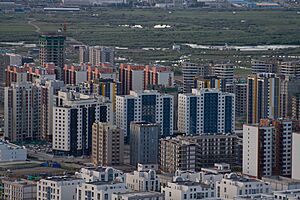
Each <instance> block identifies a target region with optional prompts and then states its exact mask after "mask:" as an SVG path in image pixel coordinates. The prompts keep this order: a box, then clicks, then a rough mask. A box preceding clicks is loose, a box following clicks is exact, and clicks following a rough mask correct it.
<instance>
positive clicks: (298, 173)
mask: <svg viewBox="0 0 300 200" xmlns="http://www.w3.org/2000/svg"><path fill="white" fill-rule="evenodd" d="M292 141H293V142H292V178H293V179H297V180H300V170H299V168H300V157H299V152H300V134H299V133H293V139H292Z"/></svg>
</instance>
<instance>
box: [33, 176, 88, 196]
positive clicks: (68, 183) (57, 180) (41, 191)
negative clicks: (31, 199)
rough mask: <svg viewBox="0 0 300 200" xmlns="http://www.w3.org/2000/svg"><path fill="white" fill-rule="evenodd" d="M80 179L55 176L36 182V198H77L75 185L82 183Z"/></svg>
mask: <svg viewBox="0 0 300 200" xmlns="http://www.w3.org/2000/svg"><path fill="white" fill-rule="evenodd" d="M83 183H84V181H83V180H82V179H77V178H72V177H67V176H55V177H48V178H46V179H41V180H40V181H38V182H37V187H36V199H37V200H49V199H57V200H77V193H78V192H77V186H79V185H81V184H83Z"/></svg>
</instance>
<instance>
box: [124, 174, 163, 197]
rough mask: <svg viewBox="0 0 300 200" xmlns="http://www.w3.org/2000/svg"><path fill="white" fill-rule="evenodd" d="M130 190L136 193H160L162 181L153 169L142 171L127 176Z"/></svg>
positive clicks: (126, 180)
mask: <svg viewBox="0 0 300 200" xmlns="http://www.w3.org/2000/svg"><path fill="white" fill-rule="evenodd" d="M125 182H126V185H127V187H128V188H130V189H131V190H132V191H136V192H149V191H156V192H158V191H160V180H159V177H158V176H157V175H156V171H155V170H153V169H149V170H146V169H140V170H138V171H133V172H132V173H126V174H125Z"/></svg>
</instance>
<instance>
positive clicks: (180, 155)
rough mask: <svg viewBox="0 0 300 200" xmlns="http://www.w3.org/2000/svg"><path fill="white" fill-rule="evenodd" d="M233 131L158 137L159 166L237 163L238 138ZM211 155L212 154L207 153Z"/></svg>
mask: <svg viewBox="0 0 300 200" xmlns="http://www.w3.org/2000/svg"><path fill="white" fill-rule="evenodd" d="M240 140H241V139H240V138H239V137H238V136H237V135H235V134H224V135H222V134H216V135H199V136H177V137H175V138H165V139H161V140H160V170H161V171H163V172H167V173H175V172H176V170H183V171H184V170H191V171H200V170H201V168H203V167H210V166H214V164H215V163H218V162H224V163H228V164H231V165H239V164H241V160H242V159H241V157H242V155H241V148H242V147H241V142H240ZM211 155H214V156H211Z"/></svg>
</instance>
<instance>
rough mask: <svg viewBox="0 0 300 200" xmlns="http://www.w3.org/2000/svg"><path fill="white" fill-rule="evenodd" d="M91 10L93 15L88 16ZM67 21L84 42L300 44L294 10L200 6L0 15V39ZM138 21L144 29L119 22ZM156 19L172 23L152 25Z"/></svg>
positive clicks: (27, 36)
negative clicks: (224, 8) (237, 10)
mask: <svg viewBox="0 0 300 200" xmlns="http://www.w3.org/2000/svg"><path fill="white" fill-rule="evenodd" d="M93 15H94V16H93ZM29 18H33V19H35V20H36V21H35V22H33V23H34V24H36V25H38V26H39V27H40V28H41V31H43V32H48V31H56V30H57V29H58V28H60V27H62V24H63V23H64V22H66V23H67V29H68V35H69V36H72V37H74V38H76V39H78V40H80V41H82V42H85V43H89V44H103V45H115V46H125V47H169V46H170V45H172V44H173V43H198V44H212V45H213V44H218V45H223V44H225V43H227V44H236V45H258V44H300V37H299V32H300V15H298V14H297V13H296V12H295V11H239V12H236V14H233V12H230V11H211V12H209V11H203V10H175V11H167V10H162V9H160V10H158V9H144V10H142V9H135V10H128V9H103V10H95V11H81V12H78V13H48V14H45V13H33V14H14V15H13V14H0V27H1V28H0V37H1V41H19V40H27V41H30V40H32V41H36V36H37V33H35V32H34V30H35V29H34V27H33V26H31V25H30V24H28V21H29V20H30V19H29ZM125 24H127V25H141V26H142V27H143V28H130V27H122V26H119V25H125ZM157 24H167V25H170V26H171V28H166V29H154V28H153V26H154V25H157Z"/></svg>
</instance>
